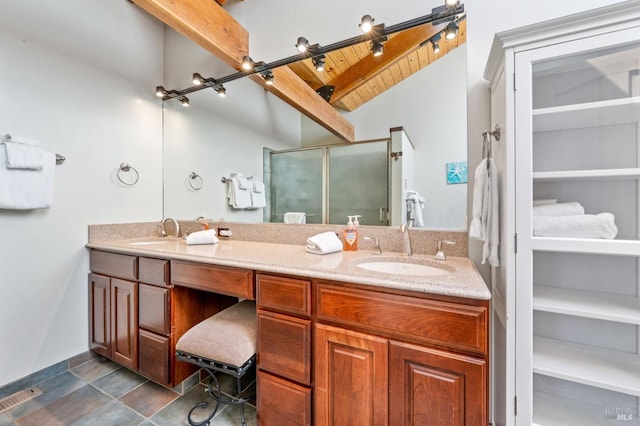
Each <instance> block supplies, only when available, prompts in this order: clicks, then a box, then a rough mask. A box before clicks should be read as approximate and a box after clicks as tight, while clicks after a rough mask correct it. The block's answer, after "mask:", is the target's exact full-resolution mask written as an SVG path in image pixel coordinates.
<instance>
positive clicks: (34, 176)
mask: <svg viewBox="0 0 640 426" xmlns="http://www.w3.org/2000/svg"><path fill="white" fill-rule="evenodd" d="M4 145H5V146H0V209H13V210H30V209H48V208H49V207H51V204H52V202H53V187H54V177H55V167H56V156H55V154H53V153H51V152H46V151H43V150H40V156H41V159H42V161H41V164H42V167H41V168H40V169H35V168H26V167H25V168H22V167H20V168H10V167H9V166H8V162H7V149H6V146H8V145H11V146H12V147H13V145H21V144H16V143H13V142H5V143H4ZM24 146H26V145H24ZM31 148H33V147H31ZM35 149H39V148H35ZM9 151H11V148H10V149H9ZM14 160H15V161H16V162H14V163H13V164H14V165H19V166H27V165H28V166H29V167H31V166H33V165H34V163H33V162H32V160H33V158H31V157H30V156H29V155H27V156H25V157H20V156H18V157H17V158H14Z"/></svg>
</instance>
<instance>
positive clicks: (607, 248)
mask: <svg viewBox="0 0 640 426" xmlns="http://www.w3.org/2000/svg"><path fill="white" fill-rule="evenodd" d="M531 249H532V250H537V251H550V252H569V253H591V254H603V255H621V256H640V241H638V240H637V239H636V240H620V239H618V240H601V239H591V238H553V237H532V238H531Z"/></svg>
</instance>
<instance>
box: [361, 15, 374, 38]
mask: <svg viewBox="0 0 640 426" xmlns="http://www.w3.org/2000/svg"><path fill="white" fill-rule="evenodd" d="M374 21H375V19H373V18H372V17H371V15H364V16H363V17H362V19H360V25H358V26H359V27H360V31H362V32H363V33H365V34H366V33H368V32H369V31H371V29H372V28H373V22H374Z"/></svg>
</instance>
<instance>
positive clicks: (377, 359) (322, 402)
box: [314, 324, 388, 426]
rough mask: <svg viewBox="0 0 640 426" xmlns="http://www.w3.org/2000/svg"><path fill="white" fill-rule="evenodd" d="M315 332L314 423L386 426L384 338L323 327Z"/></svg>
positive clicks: (385, 343) (338, 425) (385, 355)
mask: <svg viewBox="0 0 640 426" xmlns="http://www.w3.org/2000/svg"><path fill="white" fill-rule="evenodd" d="M315 331H316V333H315V377H314V378H315V388H314V415H315V424H317V425H335V426H340V425H349V426H358V425H363V426H364V425H366V426H370V425H387V424H388V415H387V413H388V410H387V406H388V341H387V339H383V338H380V337H376V336H371V335H368V334H363V333H357V332H354V331H350V330H344V329H341V328H336V327H331V326H326V325H323V324H317V325H316V328H315Z"/></svg>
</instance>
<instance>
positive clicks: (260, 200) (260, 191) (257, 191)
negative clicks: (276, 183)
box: [251, 178, 267, 209]
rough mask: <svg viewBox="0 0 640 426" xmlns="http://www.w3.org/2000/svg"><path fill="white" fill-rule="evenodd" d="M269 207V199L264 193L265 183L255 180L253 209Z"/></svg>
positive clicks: (252, 200)
mask: <svg viewBox="0 0 640 426" xmlns="http://www.w3.org/2000/svg"><path fill="white" fill-rule="evenodd" d="M266 205H267V199H266V196H265V192H264V183H263V182H261V181H259V180H257V179H255V178H254V179H253V180H252V185H251V207H252V208H254V209H260V208H263V207H265V206H266Z"/></svg>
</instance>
